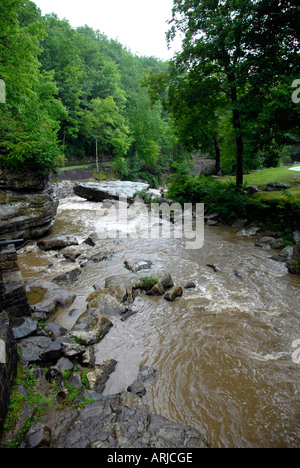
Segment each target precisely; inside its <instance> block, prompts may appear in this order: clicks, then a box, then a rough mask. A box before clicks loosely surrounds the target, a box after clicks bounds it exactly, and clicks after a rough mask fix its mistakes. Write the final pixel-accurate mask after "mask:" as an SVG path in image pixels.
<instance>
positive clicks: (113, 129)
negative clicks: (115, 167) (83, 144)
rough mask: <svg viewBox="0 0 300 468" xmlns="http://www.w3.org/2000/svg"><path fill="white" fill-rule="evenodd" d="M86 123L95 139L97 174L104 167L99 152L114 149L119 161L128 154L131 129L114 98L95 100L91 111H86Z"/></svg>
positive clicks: (87, 128)
mask: <svg viewBox="0 0 300 468" xmlns="http://www.w3.org/2000/svg"><path fill="white" fill-rule="evenodd" d="M84 121H85V127H86V130H87V132H88V133H89V134H91V135H92V136H93V138H94V139H95V144H96V153H95V154H96V165H97V172H99V170H100V168H101V166H102V161H101V162H100V164H99V151H100V152H101V153H103V152H105V151H109V150H110V149H112V151H113V153H114V154H115V156H116V158H117V159H118V158H122V157H123V156H124V155H125V154H126V153H127V151H128V149H129V147H130V144H131V138H130V136H129V128H128V126H127V125H126V121H125V118H124V117H123V115H122V114H121V113H120V109H119V108H118V106H117V105H116V103H115V101H114V99H113V97H112V96H108V97H107V98H105V99H100V98H96V99H93V100H92V101H91V106H90V109H89V110H88V109H86V110H85V115H84Z"/></svg>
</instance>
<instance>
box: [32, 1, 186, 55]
mask: <svg viewBox="0 0 300 468" xmlns="http://www.w3.org/2000/svg"><path fill="white" fill-rule="evenodd" d="M33 1H34V3H35V4H36V5H37V6H38V7H39V8H40V9H41V10H42V14H43V15H45V14H47V13H52V12H54V13H56V14H57V15H58V17H59V18H60V19H63V18H66V19H67V20H69V22H70V24H71V26H73V27H77V26H83V25H85V24H87V25H88V26H90V27H91V28H93V29H94V30H99V31H101V32H102V33H104V34H105V35H106V36H108V38H109V39H118V41H119V42H120V43H121V44H122V45H123V46H126V47H127V48H128V49H130V50H131V52H132V53H134V54H138V55H145V56H155V57H157V58H160V59H170V58H171V57H172V56H173V54H174V49H173V50H171V51H170V50H168V47H167V43H166V36H165V33H166V32H167V31H168V29H169V26H168V24H167V21H168V20H169V19H171V17H172V6H173V0H33ZM174 44H176V43H174ZM174 47H175V48H176V47H177V48H178V47H179V46H178V42H177V46H176V45H175V46H174Z"/></svg>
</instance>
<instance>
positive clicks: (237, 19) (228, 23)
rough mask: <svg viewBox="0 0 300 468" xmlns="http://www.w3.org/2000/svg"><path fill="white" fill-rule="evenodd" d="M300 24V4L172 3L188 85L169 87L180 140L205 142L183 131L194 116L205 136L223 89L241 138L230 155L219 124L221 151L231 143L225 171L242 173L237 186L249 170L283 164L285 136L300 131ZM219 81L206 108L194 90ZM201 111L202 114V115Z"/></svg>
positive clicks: (179, 62) (178, 59)
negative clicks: (296, 83)
mask: <svg viewBox="0 0 300 468" xmlns="http://www.w3.org/2000/svg"><path fill="white" fill-rule="evenodd" d="M299 21H300V10H299V5H298V2H296V0H290V1H286V2H278V1H272V2H267V1H264V0H260V1H256V2H253V1H251V0H243V1H239V0H237V1H229V0H228V1H227V0H225V1H222V2H221V1H211V0H201V1H199V2H195V1H194V0H174V7H173V18H172V21H171V22H170V24H171V29H170V31H169V33H168V37H169V40H171V39H172V38H174V36H175V35H176V33H178V32H179V33H180V34H182V35H183V48H182V51H181V52H180V53H179V54H177V55H176V56H175V58H174V60H173V67H174V69H175V70H176V71H177V75H179V77H180V79H181V80H182V81H181V83H180V86H179V88H178V89H175V91H176V92H175V94H174V87H172V86H173V82H172V86H171V87H170V91H171V93H172V94H170V97H171V109H172V112H173V114H174V115H175V119H176V121H177V126H178V127H179V129H181V130H183V131H182V132H181V134H182V136H181V138H184V139H185V140H186V139H187V138H189V137H190V143H193V141H194V142H195V141H197V139H198V140H199V142H200V143H201V140H203V136H202V137H201V133H200V137H198V135H197V133H196V135H195V136H196V140H195V139H194V135H193V131H190V130H189V131H188V132H184V128H187V129H188V128H189V125H188V121H190V122H191V119H193V121H196V124H199V126H200V128H201V131H202V130H205V129H207V125H206V123H205V121H206V122H207V123H209V122H210V119H211V117H212V109H213V107H212V103H214V102H215V101H216V98H217V97H218V95H219V93H220V91H221V92H222V93H223V94H224V97H226V98H227V104H225V105H226V110H227V111H230V112H231V114H232V121H231V128H230V131H229V133H228V135H229V138H230V139H231V137H232V135H233V136H234V139H235V148H233V149H234V151H232V150H231V151H232V154H231V155H230V152H229V151H228V148H229V143H231V142H230V140H229V138H228V137H226V135H224V133H223V135H222V132H221V135H220V131H222V129H221V128H220V127H219V128H216V131H217V132H218V134H219V136H220V137H221V138H219V140H221V139H222V137H224V136H225V138H224V140H223V142H221V143H223V144H222V145H221V147H224V143H225V149H227V155H226V165H227V168H226V169H227V170H230V169H231V170H235V171H236V180H237V184H238V185H242V181H243V171H244V170H245V169H254V168H256V167H259V166H260V165H264V166H266V167H270V166H272V165H276V164H278V162H279V158H280V151H281V148H282V146H283V145H284V144H286V140H287V139H286V134H287V133H288V132H289V133H294V134H298V133H299V129H300V119H299V117H300V107H299V106H295V105H294V104H293V102H292V100H291V84H292V82H293V80H294V79H296V78H298V75H299V72H300V62H299V45H300V40H299V26H298V25H299ZM173 81H174V79H173ZM177 81H178V80H177ZM213 81H214V82H215V84H214V85H213V87H214V93H215V100H213V99H210V100H209V103H208V106H207V105H206V103H205V99H204V101H203V97H202V95H201V93H200V94H199V95H198V96H197V93H196V92H195V91H196V90H197V86H198V87H199V85H201V84H202V83H204V82H212V83H213ZM175 85H176V81H175ZM184 89H186V90H187V93H186V94H183V97H184V99H183V101H182V103H180V100H178V99H177V98H178V96H180V91H183V92H184ZM178 91H179V94H178ZM194 92H195V94H194V103H195V105H194V106H193V108H194V112H192V113H191V114H190V110H189V107H187V108H185V107H184V105H185V101H186V97H187V99H188V96H189V93H190V94H191V95H192V94H193V93H194ZM176 99H177V100H176ZM191 102H192V101H191ZM197 109H198V110H200V109H201V110H202V112H201V113H199V114H198V115H197ZM195 111H196V112H195ZM181 114H183V116H184V118H183V120H182V119H181V117H180V116H181ZM187 119H188V120H187ZM185 120H186V123H185ZM203 122H204V123H203ZM209 128H212V127H211V125H209ZM234 153H235V154H234ZM234 159H236V161H235V162H234Z"/></svg>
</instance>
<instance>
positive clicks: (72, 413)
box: [41, 392, 209, 449]
mask: <svg viewBox="0 0 300 468" xmlns="http://www.w3.org/2000/svg"><path fill="white" fill-rule="evenodd" d="M96 393H98V392H96ZM98 398H99V399H98V400H97V401H94V402H92V403H88V404H86V405H85V406H84V408H82V409H81V410H80V411H78V410H77V409H75V408H74V409H65V410H62V411H61V412H60V413H57V414H53V416H52V418H49V416H48V417H44V419H43V420H42V421H41V423H42V424H46V425H47V426H48V427H50V428H51V429H52V432H51V433H52V437H51V443H50V448H179V449H187V448H209V444H208V442H207V441H206V439H205V438H204V437H203V435H202V434H201V433H200V432H199V431H197V430H196V429H193V428H191V427H189V426H185V425H182V424H179V423H177V422H173V421H170V420H168V419H166V418H164V417H162V416H159V415H154V414H153V413H151V412H150V411H149V410H148V409H147V408H146V407H145V405H144V404H143V400H142V399H141V398H140V397H139V396H137V395H135V394H133V393H130V392H122V393H119V394H117V395H107V396H102V398H100V397H98Z"/></svg>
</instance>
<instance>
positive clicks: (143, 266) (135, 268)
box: [124, 260, 153, 273]
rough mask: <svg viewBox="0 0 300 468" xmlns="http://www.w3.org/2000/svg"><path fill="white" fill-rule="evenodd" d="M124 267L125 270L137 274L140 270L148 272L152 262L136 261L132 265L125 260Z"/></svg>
mask: <svg viewBox="0 0 300 468" xmlns="http://www.w3.org/2000/svg"><path fill="white" fill-rule="evenodd" d="M124 265H125V268H127V270H130V271H132V272H133V273H138V272H139V271H141V270H150V268H151V267H152V265H153V262H151V260H137V261H135V262H133V263H132V262H130V261H128V260H125V262H124Z"/></svg>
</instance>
